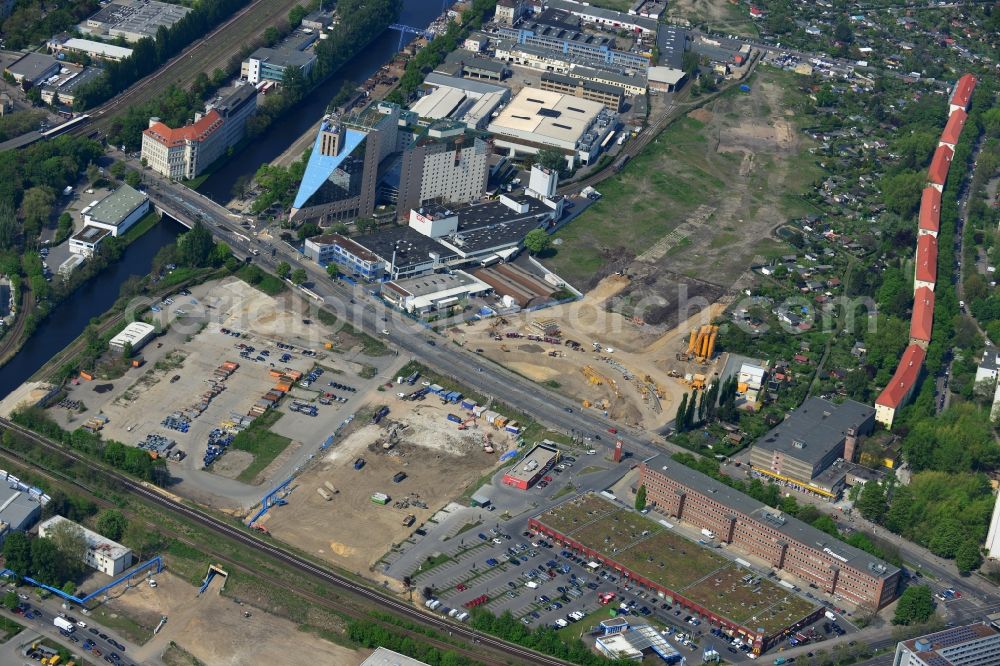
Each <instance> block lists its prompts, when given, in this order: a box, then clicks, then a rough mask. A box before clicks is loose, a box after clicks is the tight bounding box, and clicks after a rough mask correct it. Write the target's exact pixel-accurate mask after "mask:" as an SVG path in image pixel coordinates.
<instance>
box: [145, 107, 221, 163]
mask: <svg viewBox="0 0 1000 666" xmlns="http://www.w3.org/2000/svg"><path fill="white" fill-rule="evenodd" d="M225 122H226V121H225V118H223V117H222V116H221V115H220V114H219V112H218V111H216V110H215V109H212V110H211V111H209V112H208V113H206V114H204V115H201V116H200V117H198V118H197V119H196V120H195V122H194V123H192V124H190V125H185V126H184V127H178V128H177V129H173V128H171V127H168V126H167V125H165V124H163V123H162V122H160V120H159V118H150V120H149V127H148V128H146V129H145V130H144V131H143V133H142V156H143V158H144V159H145V160H146V164H148V165H149V168H150V169H152V170H153V171H155V172H157V173H160V174H163V175H164V176H166V177H167V178H172V179H174V180H181V179H183V178H188V179H190V178H195V177H196V176H197V175H198V174H200V173H201V172H202V171H204V170H205V169H207V168H208V166H209V165H210V164H212V162H214V161H215V160H217V159H219V158H220V157H221V156H222V153H223V152H225V150H226V141H225V137H224V134H225V133H224V132H223V131H222V126H223V124H224V123H225Z"/></svg>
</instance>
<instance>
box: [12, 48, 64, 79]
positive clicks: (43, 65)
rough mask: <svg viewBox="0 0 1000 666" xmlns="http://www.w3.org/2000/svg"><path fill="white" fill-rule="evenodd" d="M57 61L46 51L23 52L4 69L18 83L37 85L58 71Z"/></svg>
mask: <svg viewBox="0 0 1000 666" xmlns="http://www.w3.org/2000/svg"><path fill="white" fill-rule="evenodd" d="M59 68H60V65H59V61H58V60H56V59H55V58H53V57H52V56H50V55H49V54H47V53H25V54H24V55H23V56H21V57H20V58H18V59H17V60H15V61H14V62H12V63H11V64H10V65H8V66H7V68H6V69H5V70H4V73H6V74H10V75H11V76H12V77H14V80H15V81H17V82H18V83H19V84H21V85H24V84H25V83H28V84H31V85H38V84H39V83H41V82H42V81H44V80H46V79H48V78H49V77H50V76H55V75H56V74H58V73H59Z"/></svg>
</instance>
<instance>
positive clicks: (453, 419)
mask: <svg viewBox="0 0 1000 666" xmlns="http://www.w3.org/2000/svg"><path fill="white" fill-rule="evenodd" d="M448 420H449V421H451V422H452V423H461V422H462V417H461V416H457V415H455V414H449V415H448Z"/></svg>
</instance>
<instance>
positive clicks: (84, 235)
mask: <svg viewBox="0 0 1000 666" xmlns="http://www.w3.org/2000/svg"><path fill="white" fill-rule="evenodd" d="M110 233H111V230H110V229H105V228H104V227H94V226H91V225H89V224H88V225H86V226H84V227H83V229H80V230H79V231H78V232H76V233H75V234H73V236H72V240H75V241H80V242H83V243H96V242H98V241H100V240H101V239H102V238H104V237H105V236H107V235H108V234H110Z"/></svg>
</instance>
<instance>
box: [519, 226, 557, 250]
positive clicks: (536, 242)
mask: <svg viewBox="0 0 1000 666" xmlns="http://www.w3.org/2000/svg"><path fill="white" fill-rule="evenodd" d="M551 244H552V238H551V237H550V236H549V235H548V234H547V233H545V231H544V230H543V229H532V230H531V231H529V232H528V235H527V236H525V237H524V247H526V248H528V252H530V253H531V254H541V253H542V252H544V251H545V250H547V249H548V247H549V245H551Z"/></svg>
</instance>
